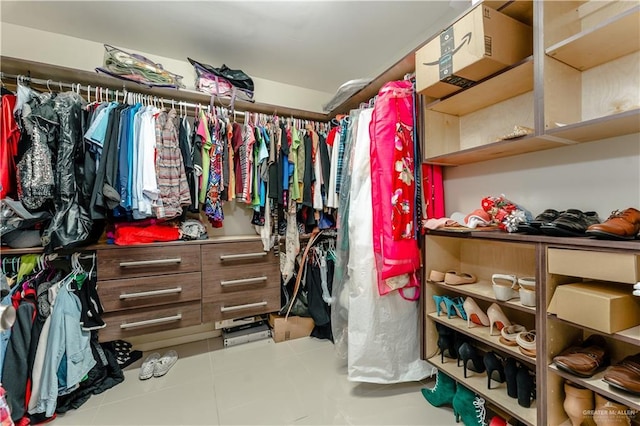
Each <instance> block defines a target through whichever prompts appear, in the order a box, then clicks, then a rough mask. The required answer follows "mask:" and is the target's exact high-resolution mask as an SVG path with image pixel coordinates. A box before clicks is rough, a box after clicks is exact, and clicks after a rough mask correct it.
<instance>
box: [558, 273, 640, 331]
mask: <svg viewBox="0 0 640 426" xmlns="http://www.w3.org/2000/svg"><path fill="white" fill-rule="evenodd" d="M632 291H633V287H632V286H630V285H626V286H625V285H616V284H613V283H606V282H598V281H590V282H584V283H573V284H564V285H559V286H558V287H557V288H556V291H555V292H554V293H553V297H552V298H551V303H550V304H549V313H551V314H556V315H557V317H558V318H560V319H563V320H566V321H570V322H572V323H574V324H577V325H581V326H584V327H589V328H592V329H594V330H598V331H602V332H603V333H617V332H618V331H621V330H626V329H628V328H631V327H635V326H636V325H639V324H640V303H639V302H640V300H639V299H640V298H639V297H635V296H633V295H632V294H631V292H632Z"/></svg>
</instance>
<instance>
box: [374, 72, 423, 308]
mask: <svg viewBox="0 0 640 426" xmlns="http://www.w3.org/2000/svg"><path fill="white" fill-rule="evenodd" d="M412 96H413V86H412V84H411V82H409V81H393V82H389V83H387V84H385V85H384V86H383V87H382V88H381V89H380V91H379V94H378V97H377V100H376V104H375V107H374V110H373V119H372V122H371V127H370V129H369V132H370V137H371V145H370V154H371V179H372V205H371V207H372V209H373V228H372V229H373V246H374V252H375V260H376V270H377V272H378V278H377V282H378V291H379V292H380V295H385V294H388V293H390V292H391V291H393V290H396V289H403V288H413V289H414V292H413V294H410V293H409V291H407V292H406V293H405V290H401V294H403V295H406V297H408V298H410V299H412V300H415V299H417V298H418V295H419V293H418V292H417V291H415V290H417V289H419V286H420V280H419V279H418V277H417V271H418V269H419V268H420V250H419V248H418V243H417V241H416V238H415V234H414V227H415V226H416V224H415V223H414V219H413V212H414V209H415V199H414V195H415V194H414V188H415V182H414V162H415V159H414V158H413V155H414V148H413V134H412V129H413V98H412Z"/></svg>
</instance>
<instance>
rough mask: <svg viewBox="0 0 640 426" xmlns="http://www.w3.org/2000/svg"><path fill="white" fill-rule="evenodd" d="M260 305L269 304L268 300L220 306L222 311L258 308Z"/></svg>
mask: <svg viewBox="0 0 640 426" xmlns="http://www.w3.org/2000/svg"><path fill="white" fill-rule="evenodd" d="M259 306H267V302H256V303H247V304H246V305H236V306H229V307H226V306H220V312H231V311H239V310H241V309H250V308H257V307H259Z"/></svg>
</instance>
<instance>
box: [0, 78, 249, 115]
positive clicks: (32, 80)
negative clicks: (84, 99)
mask: <svg viewBox="0 0 640 426" xmlns="http://www.w3.org/2000/svg"><path fill="white" fill-rule="evenodd" d="M0 78H11V79H14V80H16V82H18V81H24V82H28V83H32V84H37V85H39V86H46V87H47V89H49V90H51V88H52V87H53V88H54V89H55V88H59V89H60V91H62V89H63V88H68V89H71V90H73V91H78V92H80V91H82V90H84V91H86V92H87V93H88V95H89V96H91V89H95V91H96V92H95V93H96V95H94V96H95V97H96V99H97V98H98V96H100V97H102V94H103V92H102V90H105V91H106V94H105V96H106V97H107V98H109V94H110V93H111V94H112V95H114V96H115V95H117V94H119V93H123V99H124V96H126V95H127V94H131V95H134V96H141V97H143V99H146V100H149V101H154V100H155V101H159V102H161V103H172V104H178V106H180V105H181V106H183V107H187V108H205V109H206V108H208V107H209V104H196V103H193V102H187V101H176V100H175V99H165V98H162V97H157V96H154V95H146V94H143V93H137V92H133V91H129V90H127V89H126V88H124V87H123V90H113V89H108V88H106V87H102V86H91V85H86V86H83V85H82V84H80V83H77V84H76V83H66V82H63V81H54V80H51V79H49V80H44V79H41V78H33V77H30V76H27V75H15V74H8V73H5V72H2V71H0ZM98 90H100V92H98ZM221 108H224V109H227V110H228V109H229V108H228V107H225V106H221ZM235 113H236V114H244V111H235Z"/></svg>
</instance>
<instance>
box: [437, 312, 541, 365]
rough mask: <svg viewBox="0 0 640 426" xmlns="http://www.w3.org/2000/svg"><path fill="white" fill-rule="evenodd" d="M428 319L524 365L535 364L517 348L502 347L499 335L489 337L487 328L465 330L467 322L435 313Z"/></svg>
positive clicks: (476, 327) (534, 359)
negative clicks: (478, 341)
mask: <svg viewBox="0 0 640 426" xmlns="http://www.w3.org/2000/svg"><path fill="white" fill-rule="evenodd" d="M428 317H429V318H431V319H432V320H434V321H436V322H439V323H440V324H443V325H445V326H447V327H450V328H452V329H454V330H456V331H457V332H459V333H462V334H464V335H466V336H469V337H472V338H474V339H477V340H480V341H481V342H483V343H485V344H487V345H489V346H491V347H493V348H495V349H497V350H498V351H500V352H502V353H504V354H507V355H509V356H512V357H514V358H517V359H518V360H520V361H522V362H524V363H527V364H531V365H535V363H536V358H531V357H529V356H526V355H524V354H523V353H522V352H520V349H519V348H518V346H507V345H503V344H502V343H500V340H499V338H500V336H499V335H496V336H490V335H489V327H482V326H475V327H471V328H467V322H466V321H465V320H463V319H462V318H459V317H455V318H450V319H448V318H447V317H446V315H441V316H438V315H437V314H436V313H435V312H432V313H430V314H429V315H428ZM437 363H438V365H442V364H440V359H438V362H437Z"/></svg>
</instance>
